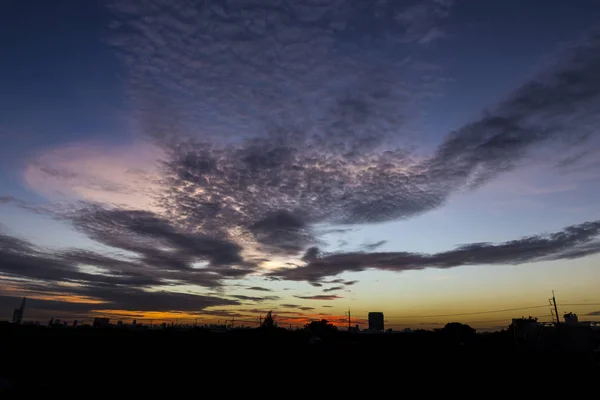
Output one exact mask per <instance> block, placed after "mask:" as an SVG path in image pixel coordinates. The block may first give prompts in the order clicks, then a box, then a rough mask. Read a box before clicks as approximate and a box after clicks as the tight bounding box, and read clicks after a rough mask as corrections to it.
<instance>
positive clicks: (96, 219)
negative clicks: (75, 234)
mask: <svg viewBox="0 0 600 400" xmlns="http://www.w3.org/2000/svg"><path fill="white" fill-rule="evenodd" d="M69 217H70V220H71V221H72V222H73V224H74V225H75V227H76V228H77V229H79V230H81V231H82V232H84V233H85V234H87V235H88V236H89V237H90V238H92V239H94V240H96V241H98V242H100V243H103V244H105V245H107V246H111V247H115V248H118V249H122V250H127V251H131V252H134V253H139V254H140V255H142V257H143V258H144V261H145V262H147V263H148V264H152V265H157V266H165V264H166V263H171V266H172V267H174V268H179V269H185V268H187V267H189V264H190V263H192V262H199V261H207V262H209V263H210V264H211V265H212V266H223V265H225V266H230V265H233V264H243V260H242V257H241V256H240V252H241V248H240V247H239V246H238V245H237V244H234V243H232V242H229V241H225V240H221V239H217V238H214V237H211V236H208V235H205V234H201V233H189V232H183V231H180V230H179V229H177V228H175V227H174V226H173V225H172V224H170V223H169V222H167V220H165V219H164V218H162V217H160V216H158V215H156V214H154V213H152V212H149V211H141V210H123V209H114V208H104V207H100V206H97V205H87V206H86V207H85V208H82V209H77V210H76V211H75V212H74V213H72V214H71V215H70V216H69ZM162 248H164V249H165V250H162Z"/></svg>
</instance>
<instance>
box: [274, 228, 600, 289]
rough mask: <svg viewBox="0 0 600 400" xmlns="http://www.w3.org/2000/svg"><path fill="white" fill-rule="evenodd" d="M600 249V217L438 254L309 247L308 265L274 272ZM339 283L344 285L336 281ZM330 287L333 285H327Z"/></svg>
mask: <svg viewBox="0 0 600 400" xmlns="http://www.w3.org/2000/svg"><path fill="white" fill-rule="evenodd" d="M599 252H600V221H594V222H586V223H584V224H580V225H573V226H569V227H567V228H565V229H563V230H562V231H560V232H556V233H553V234H550V235H537V236H530V237H525V238H522V239H517V240H512V241H509V242H504V243H498V244H493V243H471V244H468V245H464V246H460V247H458V248H456V249H454V250H450V251H445V252H441V253H436V254H421V253H410V252H387V253H365V252H354V253H333V254H319V252H318V250H317V249H315V248H312V249H310V250H309V251H308V252H307V256H306V257H305V261H306V266H304V267H297V268H285V269H280V270H278V271H275V272H271V273H270V274H271V275H272V276H276V277H278V278H283V279H287V280H295V281H309V282H318V281H321V280H322V279H323V278H325V277H329V276H335V275H338V274H341V273H342V272H357V271H364V270H366V269H378V270H383V271H395V272H401V271H408V270H420V269H424V268H453V267H460V266H465V265H495V264H500V265H507V264H508V265H516V264H524V263H529V262H537V261H544V260H545V261H549V260H565V259H573V258H578V257H583V256H586V255H590V254H597V253H599ZM335 289H342V287H337V288H335ZM325 291H328V290H327V289H326V290H325Z"/></svg>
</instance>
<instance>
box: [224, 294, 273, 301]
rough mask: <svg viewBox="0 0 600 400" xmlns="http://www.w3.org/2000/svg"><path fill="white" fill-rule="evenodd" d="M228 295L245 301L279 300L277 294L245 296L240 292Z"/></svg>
mask: <svg viewBox="0 0 600 400" xmlns="http://www.w3.org/2000/svg"><path fill="white" fill-rule="evenodd" d="M229 297H233V298H235V299H238V300H247V301H256V302H260V301H267V300H279V296H263V297H256V296H245V295H242V294H232V295H230V296H229Z"/></svg>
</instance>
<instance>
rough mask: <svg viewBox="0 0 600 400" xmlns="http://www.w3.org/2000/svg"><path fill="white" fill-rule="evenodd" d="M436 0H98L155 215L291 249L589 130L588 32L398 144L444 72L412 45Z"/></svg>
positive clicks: (438, 32) (435, 21)
mask: <svg viewBox="0 0 600 400" xmlns="http://www.w3.org/2000/svg"><path fill="white" fill-rule="evenodd" d="M175 3H176V4H175ZM450 5H451V2H446V1H439V0H435V1H419V2H417V1H407V2H398V1H380V2H377V4H367V2H357V1H334V0H330V1H328V0H326V1H323V2H310V3H306V4H304V3H302V2H286V3H285V4H284V3H277V4H274V3H272V2H261V1H258V2H253V5H252V7H247V6H244V4H243V2H240V3H237V2H227V3H224V2H192V3H190V2H186V1H181V2H174V4H166V3H164V2H162V1H159V0H150V1H147V2H144V3H141V2H137V1H134V2H131V1H120V0H117V1H113V2H112V4H111V9H112V10H113V12H114V14H115V19H116V20H118V23H115V24H114V26H115V27H118V28H116V29H115V31H114V36H113V39H112V44H113V45H114V46H115V47H116V49H118V51H119V54H120V55H121V56H122V57H123V59H124V61H125V63H126V65H127V67H128V68H129V75H128V76H129V82H128V83H129V86H130V94H131V97H132V102H133V104H134V105H135V106H136V111H137V117H138V118H139V124H140V126H141V127H142V130H143V131H144V132H145V133H146V134H147V135H149V136H150V137H152V138H155V139H156V140H157V142H158V143H160V144H161V145H162V146H163V147H164V148H165V150H166V153H167V159H166V161H165V163H164V165H163V173H164V175H165V178H164V181H163V182H162V183H163V185H162V186H163V187H164V188H165V191H164V193H161V194H160V195H159V196H158V197H159V198H158V199H157V201H158V202H159V204H160V205H161V206H162V207H164V209H165V210H167V213H168V217H169V219H170V220H173V221H175V222H176V223H177V224H181V225H183V226H185V227H188V228H190V227H191V228H193V229H195V230H197V231H199V232H205V233H208V232H210V234H211V235H215V236H216V237H219V238H221V239H223V240H228V239H231V238H232V236H235V239H236V240H237V241H238V242H242V243H245V244H247V245H248V244H250V243H252V244H254V245H256V246H257V247H258V248H259V249H260V251H262V252H266V253H283V254H298V253H299V252H301V251H302V250H304V249H305V248H306V247H308V246H311V245H316V244H317V243H316V242H317V241H316V238H315V235H318V232H316V231H315V230H314V229H315V225H317V224H320V223H330V224H361V223H374V222H382V221H389V220H394V219H399V218H407V217H412V216H415V215H419V214H421V213H423V212H426V211H429V210H432V209H434V208H437V207H440V206H441V205H442V204H444V203H445V201H446V200H447V199H448V197H449V196H450V195H452V194H453V193H455V192H457V191H459V190H462V189H465V188H471V189H472V188H476V187H478V186H480V185H482V184H484V183H486V182H487V181H489V180H490V179H493V178H494V177H496V176H497V175H498V174H500V173H502V172H503V171H507V170H510V169H512V168H515V167H516V166H518V165H519V163H521V162H523V160H525V159H526V157H527V156H528V155H532V154H533V153H535V152H536V151H537V150H538V149H539V148H541V147H542V146H544V147H548V146H550V147H551V146H556V145H557V143H558V144H560V145H562V144H564V143H567V142H571V143H573V142H576V141H577V140H578V139H581V138H583V137H586V135H589V133H590V129H591V128H590V127H593V126H595V125H594V122H598V117H597V115H600V113H599V112H598V111H600V102H599V101H598V94H600V79H599V78H598V74H597V73H596V71H597V70H598V68H599V67H600V56H598V54H600V51H599V50H600V38H599V36H598V34H597V33H595V32H594V33H592V34H591V35H589V37H588V38H586V39H585V40H582V41H581V42H580V43H578V44H577V45H573V46H571V47H570V48H568V49H567V50H565V51H564V52H563V53H561V55H560V60H559V61H557V62H556V63H554V64H553V65H552V66H549V67H548V70H547V71H546V72H543V73H540V74H539V75H538V76H537V77H536V78H535V79H532V80H531V81H530V82H528V83H526V84H524V85H523V86H522V87H520V88H518V89H517V90H515V91H514V92H513V93H512V94H511V95H510V96H508V97H507V98H506V99H505V100H504V101H501V102H500V103H498V104H497V105H496V106H495V107H493V108H492V109H491V110H489V111H488V112H486V113H485V114H484V115H483V116H481V117H480V118H478V119H476V120H474V121H472V122H471V123H469V124H467V125H465V126H463V127H460V128H459V129H457V130H456V131H454V132H451V133H450V134H449V135H448V136H447V137H446V138H445V139H444V140H443V141H442V142H441V143H440V144H439V145H438V146H437V147H436V148H435V150H434V151H433V153H432V154H430V155H424V154H420V153H417V152H414V151H412V150H409V148H410V145H409V144H407V142H410V140H411V138H410V134H409V133H408V132H409V131H410V129H409V128H408V127H407V119H408V118H409V117H410V116H411V115H414V114H415V113H414V112H413V111H414V110H415V109H416V108H415V106H416V105H418V104H420V102H422V101H424V99H426V98H427V96H429V94H430V93H432V92H435V91H436V89H435V88H434V87H432V86H431V81H434V82H435V81H438V80H440V81H441V80H443V78H444V77H443V76H441V75H440V76H438V75H436V73H437V72H435V71H439V70H441V69H440V68H438V67H436V66H435V65H431V63H430V62H429V63H428V62H426V61H425V60H415V59H414V54H415V52H414V46H417V47H418V46H419V45H420V44H428V43H431V42H432V41H434V40H437V39H440V38H442V37H443V36H444V32H443V29H442V28H441V26H440V21H443V20H444V19H445V18H446V17H447V16H448V15H449V13H450V10H451V6H450ZM409 54H410V55H412V57H413V58H411V57H408V55H409ZM425 66H428V67H427V68H425ZM440 74H441V72H440ZM425 75H427V79H425ZM422 78H423V79H422ZM414 82H419V84H415V83H414ZM423 82H425V83H423ZM415 85H416V86H415ZM198 127H202V129H201V130H200V131H199V130H198V129H199V128H198ZM199 137H201V138H202V140H199V139H198V138H199ZM562 148H564V147H561V149H562ZM373 249H374V248H373ZM373 249H370V250H373ZM222 250H224V249H222ZM230 250H232V249H230ZM234 253H235V252H234V251H230V252H229V253H227V254H226V255H221V252H219V255H214V256H217V257H221V256H223V257H225V258H224V260H222V261H221V260H220V259H219V258H217V259H211V260H213V261H211V262H213V263H214V262H217V263H218V262H223V263H227V262H228V261H231V260H233V258H231V257H235V254H234ZM206 256H207V257H209V258H210V257H214V256H211V255H206Z"/></svg>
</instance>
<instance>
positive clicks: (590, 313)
mask: <svg viewBox="0 0 600 400" xmlns="http://www.w3.org/2000/svg"><path fill="white" fill-rule="evenodd" d="M585 315H600V311H592V312H589V313H587V314H585Z"/></svg>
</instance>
